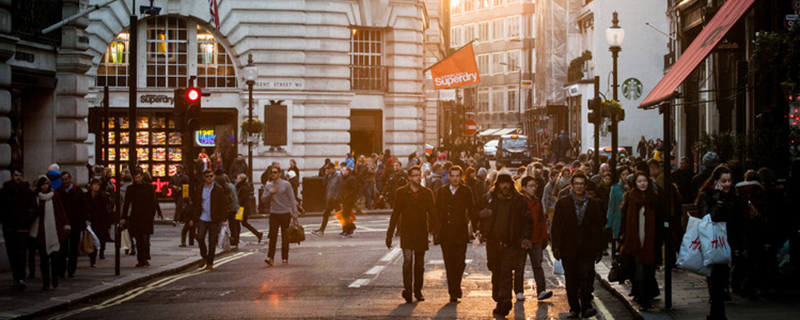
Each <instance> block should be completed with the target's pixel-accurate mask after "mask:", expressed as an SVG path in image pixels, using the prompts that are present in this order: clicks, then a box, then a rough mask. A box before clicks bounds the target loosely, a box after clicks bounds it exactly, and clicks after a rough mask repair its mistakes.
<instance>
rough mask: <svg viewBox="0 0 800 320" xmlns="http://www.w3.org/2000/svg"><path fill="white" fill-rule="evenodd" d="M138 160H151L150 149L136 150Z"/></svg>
mask: <svg viewBox="0 0 800 320" xmlns="http://www.w3.org/2000/svg"><path fill="white" fill-rule="evenodd" d="M136 160H139V161H148V160H150V148H136Z"/></svg>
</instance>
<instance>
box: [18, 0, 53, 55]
mask: <svg viewBox="0 0 800 320" xmlns="http://www.w3.org/2000/svg"><path fill="white" fill-rule="evenodd" d="M61 19H62V17H61V0H12V1H11V34H12V35H14V36H16V37H19V38H20V39H23V40H28V41H33V42H38V43H45V44H55V45H59V46H60V45H61V32H51V33H48V34H46V35H42V29H44V28H47V27H49V26H51V25H53V24H55V23H57V22H59V21H61Z"/></svg>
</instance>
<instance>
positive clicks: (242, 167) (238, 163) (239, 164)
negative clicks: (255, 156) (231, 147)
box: [228, 153, 249, 178]
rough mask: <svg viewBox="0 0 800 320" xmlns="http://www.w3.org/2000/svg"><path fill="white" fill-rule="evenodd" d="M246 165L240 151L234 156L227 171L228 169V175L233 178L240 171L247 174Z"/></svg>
mask: <svg viewBox="0 0 800 320" xmlns="http://www.w3.org/2000/svg"><path fill="white" fill-rule="evenodd" d="M248 167H249V166H248V164H247V162H246V161H244V156H243V155H242V154H241V153H240V154H238V155H237V156H236V159H234V160H233V163H231V167H230V168H229V170H228V171H230V174H231V175H230V176H231V177H234V178H235V177H238V176H239V175H240V174H242V173H244V174H247V172H249V170H248Z"/></svg>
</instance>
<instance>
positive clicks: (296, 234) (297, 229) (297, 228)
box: [283, 217, 306, 244]
mask: <svg viewBox="0 0 800 320" xmlns="http://www.w3.org/2000/svg"><path fill="white" fill-rule="evenodd" d="M305 240H306V233H305V229H303V226H302V225H300V222H298V221H297V218H294V217H292V222H290V223H289V227H288V228H286V230H284V232H283V241H286V242H289V243H297V244H300V242H302V241H305Z"/></svg>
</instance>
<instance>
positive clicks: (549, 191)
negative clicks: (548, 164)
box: [542, 168, 561, 234]
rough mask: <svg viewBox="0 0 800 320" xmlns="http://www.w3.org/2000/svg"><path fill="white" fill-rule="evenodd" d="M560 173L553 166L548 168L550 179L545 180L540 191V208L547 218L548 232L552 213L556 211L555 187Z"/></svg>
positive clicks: (551, 222)
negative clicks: (542, 190)
mask: <svg viewBox="0 0 800 320" xmlns="http://www.w3.org/2000/svg"><path fill="white" fill-rule="evenodd" d="M560 174H561V172H560V171H558V170H557V169H555V168H553V169H552V170H550V174H549V176H550V180H549V181H547V185H545V186H544V192H542V209H543V210H544V212H545V215H546V216H545V217H546V218H547V231H548V234H549V232H550V226H552V224H553V213H554V212H555V211H556V200H558V198H556V191H555V188H556V183H558V176H559V175H560Z"/></svg>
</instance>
